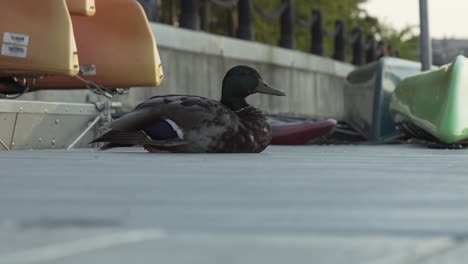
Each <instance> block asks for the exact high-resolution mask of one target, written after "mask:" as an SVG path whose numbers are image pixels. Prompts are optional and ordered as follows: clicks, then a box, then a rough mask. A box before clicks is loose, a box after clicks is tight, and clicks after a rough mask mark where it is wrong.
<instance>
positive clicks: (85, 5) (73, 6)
mask: <svg viewBox="0 0 468 264" xmlns="http://www.w3.org/2000/svg"><path fill="white" fill-rule="evenodd" d="M67 5H68V10H69V11H70V14H72V15H79V16H94V14H95V13H96V4H95V2H94V0H67Z"/></svg>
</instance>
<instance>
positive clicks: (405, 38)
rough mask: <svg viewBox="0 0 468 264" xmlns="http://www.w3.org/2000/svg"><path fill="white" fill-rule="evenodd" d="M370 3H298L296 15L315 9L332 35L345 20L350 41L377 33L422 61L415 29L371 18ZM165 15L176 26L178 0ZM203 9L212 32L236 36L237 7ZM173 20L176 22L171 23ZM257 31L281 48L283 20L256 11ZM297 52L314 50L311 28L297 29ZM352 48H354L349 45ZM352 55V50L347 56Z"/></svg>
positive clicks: (166, 6)
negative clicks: (357, 31)
mask: <svg viewBox="0 0 468 264" xmlns="http://www.w3.org/2000/svg"><path fill="white" fill-rule="evenodd" d="M252 1H255V2H256V4H257V5H258V6H260V7H261V8H262V9H263V10H265V11H266V12H272V11H274V10H277V9H278V8H279V7H280V6H281V3H282V0H252ZM367 1H368V0H339V1H330V0H295V1H294V13H295V14H296V16H298V17H299V18H301V19H303V20H308V19H309V18H310V17H311V15H312V11H313V10H314V9H320V10H322V12H323V14H324V27H325V30H326V31H327V32H328V33H329V34H331V33H333V31H334V25H335V20H337V19H342V20H343V21H344V22H345V24H346V30H347V37H348V41H350V40H351V32H352V30H353V29H354V28H356V27H361V28H362V29H363V32H364V34H365V35H368V34H374V35H375V37H376V39H377V40H378V41H379V40H381V41H384V42H386V43H387V44H388V45H391V46H392V47H393V49H395V50H398V51H399V53H400V55H401V57H403V58H406V59H413V60H416V59H418V56H419V55H418V54H417V50H418V43H419V36H417V35H416V34H415V33H414V32H413V28H412V27H407V28H405V29H403V30H400V31H399V30H396V29H394V28H392V27H390V26H388V25H386V24H384V23H382V22H380V21H379V20H378V19H377V18H376V17H373V16H371V15H369V14H368V13H367V12H366V11H365V10H364V9H362V8H361V4H363V3H366V2H367ZM162 2H163V12H162V17H163V19H165V22H166V23H172V24H176V23H174V21H175V19H174V16H177V15H178V14H179V13H180V12H179V11H178V10H177V8H175V2H176V1H175V0H172V1H168V0H166V1H164V0H163V1H162ZM200 4H201V9H202V8H203V9H204V8H205V7H206V8H207V9H204V10H209V13H210V15H209V20H208V22H209V27H210V28H209V31H210V32H212V33H214V34H220V35H227V36H232V37H234V32H235V27H236V23H237V21H236V18H237V16H236V12H237V9H236V8H235V7H232V8H220V7H216V6H215V5H212V4H210V3H209V1H208V0H205V1H200ZM169 19H171V21H172V22H169V21H168V20H169ZM253 29H254V32H255V40H256V41H259V42H262V43H265V44H269V45H275V46H276V45H278V42H279V38H280V18H279V17H278V18H275V19H272V20H268V19H266V18H264V17H263V16H262V15H260V14H259V13H257V12H255V11H253ZM294 35H295V39H296V46H297V49H299V50H301V51H304V52H308V51H309V50H310V43H311V34H310V28H303V27H299V26H296V27H295V28H294ZM347 46H348V47H349V46H350V45H347ZM324 47H325V55H326V56H332V52H333V39H332V38H331V37H326V38H325V40H324ZM350 52H351V50H350V48H348V50H347V53H348V54H349V53H350ZM347 58H349V59H350V58H351V56H349V55H348V56H347Z"/></svg>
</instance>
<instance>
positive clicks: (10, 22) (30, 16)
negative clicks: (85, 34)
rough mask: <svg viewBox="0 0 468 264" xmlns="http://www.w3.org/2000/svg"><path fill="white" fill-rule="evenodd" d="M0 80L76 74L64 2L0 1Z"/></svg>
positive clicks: (77, 65)
mask: <svg viewBox="0 0 468 264" xmlns="http://www.w3.org/2000/svg"><path fill="white" fill-rule="evenodd" d="M0 10H2V11H3V12H1V15H0V47H1V52H0V77H8V76H17V77H26V76H42V75H64V76H74V75H76V74H78V71H79V63H78V55H77V47H76V43H75V37H74V33H73V27H72V21H71V18H70V14H69V12H68V9H67V5H66V2H65V0H40V1H38V0H14V1H0Z"/></svg>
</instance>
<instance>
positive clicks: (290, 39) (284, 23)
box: [280, 0, 296, 49]
mask: <svg viewBox="0 0 468 264" xmlns="http://www.w3.org/2000/svg"><path fill="white" fill-rule="evenodd" d="M282 2H283V3H287V5H288V6H287V7H286V9H285V10H284V12H283V14H281V37H280V46H281V47H283V48H288V49H294V48H295V46H296V45H295V41H294V36H293V33H294V29H293V26H294V13H293V12H294V7H293V3H294V0H283V1H282Z"/></svg>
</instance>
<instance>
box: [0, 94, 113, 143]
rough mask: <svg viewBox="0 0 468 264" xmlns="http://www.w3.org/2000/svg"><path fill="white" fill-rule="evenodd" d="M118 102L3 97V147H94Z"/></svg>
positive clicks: (0, 133) (0, 107) (0, 132)
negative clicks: (26, 99)
mask: <svg viewBox="0 0 468 264" xmlns="http://www.w3.org/2000/svg"><path fill="white" fill-rule="evenodd" d="M119 107H121V103H118V102H110V101H107V102H96V103H63V102H40V101H39V102H38V101H19V100H3V99H2V100H0V150H33V149H34V150H36V149H73V148H86V147H91V145H88V142H90V141H91V140H92V139H94V138H95V137H97V136H98V135H99V134H100V133H101V132H103V131H101V128H100V127H101V126H102V125H104V124H106V123H108V122H109V121H111V114H112V113H113V111H114V110H115V109H116V108H119Z"/></svg>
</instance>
